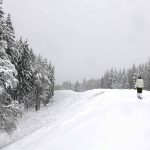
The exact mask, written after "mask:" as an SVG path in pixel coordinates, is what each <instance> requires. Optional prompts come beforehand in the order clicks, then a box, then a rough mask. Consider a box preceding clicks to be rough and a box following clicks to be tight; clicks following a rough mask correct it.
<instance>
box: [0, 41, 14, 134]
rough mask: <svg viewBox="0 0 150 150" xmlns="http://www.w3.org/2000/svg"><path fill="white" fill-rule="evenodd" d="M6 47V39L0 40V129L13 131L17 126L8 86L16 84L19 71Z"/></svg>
mask: <svg viewBox="0 0 150 150" xmlns="http://www.w3.org/2000/svg"><path fill="white" fill-rule="evenodd" d="M6 48H7V43H6V41H4V40H0V130H5V131H7V132H8V133H11V132H12V131H13V130H14V129H15V128H16V119H15V114H14V111H13V109H11V110H10V109H9V108H8V107H7V106H8V105H9V104H11V103H12V99H11V97H10V95H9V94H8V93H7V87H14V86H15V85H16V83H17V80H16V78H15V76H16V75H17V71H16V69H15V66H14V65H13V64H12V63H11V62H10V60H9V58H8V56H7V54H6V51H5V49H6Z"/></svg>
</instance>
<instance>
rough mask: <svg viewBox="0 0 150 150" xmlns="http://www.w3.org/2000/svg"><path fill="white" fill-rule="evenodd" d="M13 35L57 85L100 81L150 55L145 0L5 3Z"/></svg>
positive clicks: (149, 24) (148, 12) (149, 4)
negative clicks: (47, 67)
mask: <svg viewBox="0 0 150 150" xmlns="http://www.w3.org/2000/svg"><path fill="white" fill-rule="evenodd" d="M4 10H5V12H7V13H8V12H10V14H11V17H12V20H13V24H14V27H15V32H16V35H17V37H20V36H23V37H24V38H27V39H29V41H30V44H31V45H32V48H33V49H34V51H35V52H36V53H40V54H41V55H43V56H44V57H46V58H47V59H48V60H50V61H52V63H53V64H54V65H55V67H56V83H61V82H62V81H65V80H71V81H73V82H74V81H76V80H79V81H81V80H82V79H83V78H84V77H85V78H87V79H90V78H98V77H100V76H101V75H102V74H103V73H104V72H105V71H106V70H107V69H110V68H111V67H116V68H123V67H129V66H131V65H132V64H133V63H135V64H139V63H144V62H145V61H147V58H148V57H149V56H150V1H149V0H4Z"/></svg>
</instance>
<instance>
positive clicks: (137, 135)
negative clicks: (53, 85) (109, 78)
mask: <svg viewBox="0 0 150 150" xmlns="http://www.w3.org/2000/svg"><path fill="white" fill-rule="evenodd" d="M143 96H144V98H143V100H139V99H137V98H136V91H135V90H90V91H86V92H83V93H75V92H72V91H57V92H56V93H55V97H54V102H53V104H52V105H50V106H48V107H47V108H44V107H43V110H41V111H39V112H37V113H34V112H30V113H26V114H25V116H26V117H27V116H28V115H29V114H30V115H31V117H29V116H28V118H27V119H25V116H24V118H23V119H22V122H21V123H20V127H19V129H18V130H19V131H16V133H15V134H17V133H18V134H20V133H22V135H25V134H24V132H27V133H30V132H31V131H35V132H32V133H30V134H29V135H27V136H26V137H24V138H22V139H21V140H18V141H17V142H15V143H13V144H11V145H8V146H7V147H5V148H4V149H3V150H21V149H22V150H50V149H52V150H150V143H149V141H150V119H149V118H150V109H149V108H150V92H147V91H144V93H143ZM37 118H38V119H37ZM37 122H39V123H38V125H37V124H36V123H37ZM25 129H26V130H25ZM15 134H14V135H15ZM14 135H12V136H14ZM18 137H20V135H18Z"/></svg>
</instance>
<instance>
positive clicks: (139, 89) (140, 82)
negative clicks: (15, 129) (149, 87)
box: [135, 76, 144, 99]
mask: <svg viewBox="0 0 150 150" xmlns="http://www.w3.org/2000/svg"><path fill="white" fill-rule="evenodd" d="M135 88H136V89H137V97H138V98H139V99H142V90H143V88H144V81H143V79H142V78H141V76H138V78H137V79H136V83H135Z"/></svg>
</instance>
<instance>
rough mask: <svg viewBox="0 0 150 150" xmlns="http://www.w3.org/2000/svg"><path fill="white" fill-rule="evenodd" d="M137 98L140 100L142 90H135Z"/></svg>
mask: <svg viewBox="0 0 150 150" xmlns="http://www.w3.org/2000/svg"><path fill="white" fill-rule="evenodd" d="M137 97H138V98H139V99H142V88H137Z"/></svg>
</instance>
